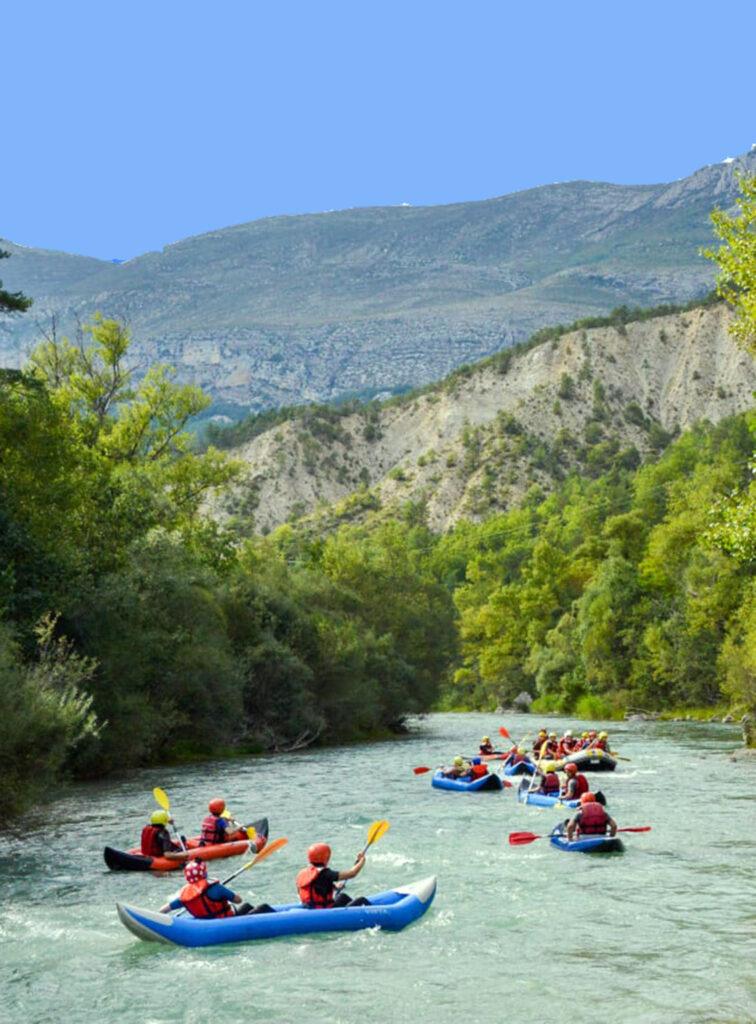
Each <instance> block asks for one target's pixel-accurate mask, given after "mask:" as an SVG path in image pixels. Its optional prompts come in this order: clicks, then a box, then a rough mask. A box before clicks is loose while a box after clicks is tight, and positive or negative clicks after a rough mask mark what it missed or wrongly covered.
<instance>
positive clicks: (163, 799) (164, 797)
mask: <svg viewBox="0 0 756 1024" xmlns="http://www.w3.org/2000/svg"><path fill="white" fill-rule="evenodd" d="M152 795H153V796H154V798H155V803H156V804H160V806H161V807H162V808H163V810H164V811H170V809H171V801H170V800H169V799H168V794H167V793H166V791H165V790H164V789H161V788H160V786H155V788H154V789H153V791H152Z"/></svg>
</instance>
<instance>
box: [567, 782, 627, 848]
mask: <svg viewBox="0 0 756 1024" xmlns="http://www.w3.org/2000/svg"><path fill="white" fill-rule="evenodd" d="M607 829H609V835H610V836H616V834H617V822H616V821H615V820H614V818H612V817H611V815H610V814H608V813H607V812H606V810H605V809H604V807H602V805H601V804H600V803H597V801H596V796H595V794H594V793H583V795H582V796H581V797H580V807H579V808H578V810H577V812H576V813H575V816H574V817H573V818H572V819H571V820H570V821H568V822H567V838H568V840H569V841H570V842H572V840H573V839H574V838H575V833H576V832H577V834H578V835H579V836H603V835H606V830H607Z"/></svg>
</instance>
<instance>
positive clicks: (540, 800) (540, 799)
mask: <svg viewBox="0 0 756 1024" xmlns="http://www.w3.org/2000/svg"><path fill="white" fill-rule="evenodd" d="M529 786H530V782H529V780H528V779H523V780H522V782H521V783H520V788H519V789H518V790H517V799H518V800H519V802H520V803H521V804H531V805H532V806H534V807H554V806H555V804H559V805H560V806H561V807H579V806H580V801H579V800H560V799H559V797H558V796H546V795H545V794H544V793H535V792H534V793H529V792H528V787H529Z"/></svg>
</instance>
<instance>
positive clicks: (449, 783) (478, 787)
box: [431, 771, 504, 793]
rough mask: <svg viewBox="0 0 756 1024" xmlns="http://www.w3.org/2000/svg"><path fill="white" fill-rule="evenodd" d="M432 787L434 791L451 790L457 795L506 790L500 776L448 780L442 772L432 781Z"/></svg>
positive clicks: (437, 773)
mask: <svg viewBox="0 0 756 1024" xmlns="http://www.w3.org/2000/svg"><path fill="white" fill-rule="evenodd" d="M431 786H433V788H434V789H451V790H454V792H456V793H480V792H481V791H482V790H490V791H491V792H498V790H500V789H503V788H504V783H503V782H502V781H501V779H500V778H499V776H498V775H494V774H492V773H490V772H489V774H488V775H481V777H480V778H479V779H471V780H469V781H468V780H466V779H447V778H446V776H445V775H444V774H443V772H441V771H437V772H436V774H435V775H434V776H433V778H432V779H431Z"/></svg>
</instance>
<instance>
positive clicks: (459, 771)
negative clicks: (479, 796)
mask: <svg viewBox="0 0 756 1024" xmlns="http://www.w3.org/2000/svg"><path fill="white" fill-rule="evenodd" d="M441 774H442V775H443V777H444V778H445V779H471V778H472V771H471V766H470V764H468V762H467V761H465V759H464V757H462V755H461V754H457V756H456V757H455V758H454V760H453V761H452V763H451V768H442V769H441Z"/></svg>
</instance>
